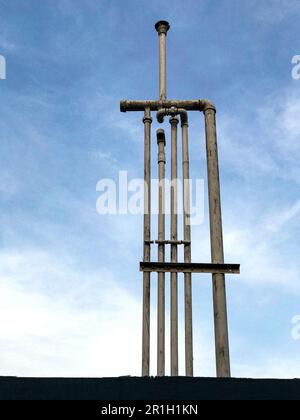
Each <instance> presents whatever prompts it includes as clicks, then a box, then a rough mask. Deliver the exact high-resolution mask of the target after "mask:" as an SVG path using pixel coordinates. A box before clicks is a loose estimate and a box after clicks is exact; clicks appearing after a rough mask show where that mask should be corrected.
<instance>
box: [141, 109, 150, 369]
mask: <svg viewBox="0 0 300 420" xmlns="http://www.w3.org/2000/svg"><path fill="white" fill-rule="evenodd" d="M143 123H144V142H145V145H144V261H145V262H150V261H151V124H152V118H151V111H150V109H149V108H147V109H146V110H145V114H144V118H143ZM150 287H151V273H144V275H143V339H142V376H149V374H150Z"/></svg>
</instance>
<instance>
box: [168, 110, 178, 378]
mask: <svg viewBox="0 0 300 420" xmlns="http://www.w3.org/2000/svg"><path fill="white" fill-rule="evenodd" d="M178 123H179V120H178V117H176V116H172V117H171V118H170V124H171V241H174V243H171V262H172V263H177V262H178V252H177V251H178V249H177V248H178V245H177V244H176V243H175V242H176V241H177V240H178V216H177V215H178V202H177V200H178V182H177V178H178V162H177V127H178ZM171 375H172V376H178V275H177V273H171Z"/></svg>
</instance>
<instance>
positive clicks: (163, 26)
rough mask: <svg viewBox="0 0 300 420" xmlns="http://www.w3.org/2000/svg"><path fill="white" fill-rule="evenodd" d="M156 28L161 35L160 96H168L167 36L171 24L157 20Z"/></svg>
mask: <svg viewBox="0 0 300 420" xmlns="http://www.w3.org/2000/svg"><path fill="white" fill-rule="evenodd" d="M155 29H156V30H157V32H158V36H159V98H160V100H165V99H166V98H167V65H166V37H167V33H168V30H169V29H170V24H169V23H168V22H166V21H164V20H161V21H159V22H157V24H156V25H155Z"/></svg>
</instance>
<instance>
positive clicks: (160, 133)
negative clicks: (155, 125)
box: [156, 128, 166, 144]
mask: <svg viewBox="0 0 300 420" xmlns="http://www.w3.org/2000/svg"><path fill="white" fill-rule="evenodd" d="M156 136H157V144H159V143H164V144H166V135H165V130H163V129H162V128H159V129H158V130H157V131H156Z"/></svg>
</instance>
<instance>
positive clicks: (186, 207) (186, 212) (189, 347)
mask: <svg viewBox="0 0 300 420" xmlns="http://www.w3.org/2000/svg"><path fill="white" fill-rule="evenodd" d="M180 116H181V127H182V177H183V229H184V240H185V241H186V244H185V245H184V262H185V263H191V221H190V161H189V143H188V114H187V112H186V111H185V110H180ZM184 308H185V310H184V312H185V370H186V376H193V374H194V367H193V310H192V275H191V273H185V274H184Z"/></svg>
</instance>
